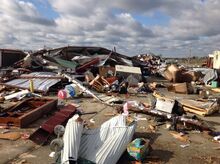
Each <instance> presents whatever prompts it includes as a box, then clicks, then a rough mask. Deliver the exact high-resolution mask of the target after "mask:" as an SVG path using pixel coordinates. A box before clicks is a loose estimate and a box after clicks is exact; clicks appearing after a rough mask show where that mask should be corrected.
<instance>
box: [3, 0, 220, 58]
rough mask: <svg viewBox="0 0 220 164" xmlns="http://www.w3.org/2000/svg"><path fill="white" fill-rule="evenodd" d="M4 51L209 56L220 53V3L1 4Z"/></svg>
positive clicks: (12, 0) (63, 0)
mask: <svg viewBox="0 0 220 164" xmlns="http://www.w3.org/2000/svg"><path fill="white" fill-rule="evenodd" d="M0 45H1V48H18V49H35V50H36V49H40V48H43V47H44V46H46V47H51V48H55V47H61V46H66V45H76V46H101V47H106V48H109V49H113V47H114V46H115V47H116V49H117V51H118V52H120V53H123V54H125V55H136V54H140V53H147V52H153V53H156V54H163V55H164V56H176V57H181V56H183V55H184V56H189V54H190V49H191V50H192V51H191V52H192V55H194V56H195V55H198V56H205V55H207V54H208V53H211V52H212V51H213V50H216V49H219V47H220V0H23V1H22V0H1V5H0Z"/></svg>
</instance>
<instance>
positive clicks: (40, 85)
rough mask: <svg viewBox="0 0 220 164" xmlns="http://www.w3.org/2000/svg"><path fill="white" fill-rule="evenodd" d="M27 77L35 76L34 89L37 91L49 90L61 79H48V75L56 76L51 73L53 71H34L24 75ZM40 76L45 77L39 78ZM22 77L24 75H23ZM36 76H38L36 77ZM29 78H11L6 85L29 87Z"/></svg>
mask: <svg viewBox="0 0 220 164" xmlns="http://www.w3.org/2000/svg"><path fill="white" fill-rule="evenodd" d="M23 76H25V77H27V76H30V77H32V76H33V77H34V78H32V80H33V84H34V90H37V91H42V92H47V91H48V90H49V88H50V87H51V86H53V85H55V84H56V83H58V82H59V81H60V80H61V79H48V78H47V77H54V76H56V74H54V73H51V72H33V73H30V74H27V75H25V74H24V75H23ZM38 76H41V77H45V78H37V77H38ZM21 77H22V76H21ZM35 77H36V78H35ZM29 80H30V79H25V78H18V79H14V80H11V81H9V82H7V83H5V85H10V86H14V87H18V88H23V89H28V88H29Z"/></svg>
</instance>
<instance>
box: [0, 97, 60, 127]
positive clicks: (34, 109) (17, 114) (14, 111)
mask: <svg viewBox="0 0 220 164" xmlns="http://www.w3.org/2000/svg"><path fill="white" fill-rule="evenodd" d="M56 108H57V99H48V98H30V99H26V100H24V101H22V102H20V103H18V104H17V105H15V106H13V107H11V108H8V109H6V110H4V112H1V113H0V124H3V125H11V126H16V127H21V128H24V127H27V126H28V124H30V123H31V122H33V121H35V120H37V119H39V118H40V117H41V116H43V115H44V114H47V113H49V112H51V111H52V110H55V109H56Z"/></svg>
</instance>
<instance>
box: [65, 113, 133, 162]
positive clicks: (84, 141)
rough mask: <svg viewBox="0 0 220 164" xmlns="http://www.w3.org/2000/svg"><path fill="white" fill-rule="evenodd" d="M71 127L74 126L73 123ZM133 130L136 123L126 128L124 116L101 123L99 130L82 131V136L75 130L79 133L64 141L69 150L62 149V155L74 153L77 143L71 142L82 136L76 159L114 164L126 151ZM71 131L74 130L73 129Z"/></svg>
mask: <svg viewBox="0 0 220 164" xmlns="http://www.w3.org/2000/svg"><path fill="white" fill-rule="evenodd" d="M71 125H72V126H75V125H74V123H72V124H71ZM135 128H136V122H134V123H132V124H131V125H129V126H127V125H126V116H123V115H119V116H116V117H113V118H112V119H110V120H108V121H106V122H105V123H103V124H102V125H101V127H100V128H97V129H93V130H86V129H84V132H83V133H82V134H81V133H80V132H79V129H77V131H78V132H79V133H76V132H77V131H75V132H73V133H71V134H74V135H73V136H71V137H69V138H68V139H64V144H65V142H66V145H68V146H69V148H68V149H64V151H63V154H64V155H66V153H67V154H69V152H66V151H65V150H68V151H72V152H73V150H75V151H76V149H75V148H74V146H75V145H77V142H75V143H74V142H73V141H78V140H79V139H78V138H79V137H80V136H81V135H82V136H81V142H80V147H79V156H78V157H80V158H82V159H86V160H89V161H92V162H94V163H97V164H115V163H116V162H117V161H118V160H119V158H120V157H121V155H122V154H123V152H124V151H125V150H126V147H127V145H128V143H129V142H131V140H132V137H133V134H134V131H135ZM68 129H69V128H68ZM68 129H66V130H68ZM72 129H73V130H74V129H75V128H72ZM76 138H77V139H76ZM69 140H71V141H69ZM69 143H71V144H69ZM74 154H75V152H74ZM65 162H66V161H64V160H63V161H62V163H65Z"/></svg>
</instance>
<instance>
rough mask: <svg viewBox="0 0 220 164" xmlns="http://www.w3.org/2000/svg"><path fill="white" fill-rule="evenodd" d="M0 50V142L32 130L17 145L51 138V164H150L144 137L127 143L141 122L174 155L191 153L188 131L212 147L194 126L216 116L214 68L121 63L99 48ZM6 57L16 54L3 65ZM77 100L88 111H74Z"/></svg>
mask: <svg viewBox="0 0 220 164" xmlns="http://www.w3.org/2000/svg"><path fill="white" fill-rule="evenodd" d="M0 51H2V53H1V55H2V57H3V56H4V60H2V61H1V62H2V63H0V64H1V65H0V67H1V69H0V74H1V78H0V124H1V129H3V130H4V131H3V133H2V134H1V135H0V138H1V139H9V140H19V138H21V137H22V136H23V135H21V133H19V132H18V131H13V130H11V129H10V128H12V127H17V128H18V129H20V130H26V128H30V125H33V124H34V125H35V126H34V128H33V127H32V131H31V132H30V133H29V134H25V135H24V136H23V138H25V139H27V138H28V139H29V140H31V141H32V142H33V143H35V144H37V145H47V144H48V143H49V142H51V139H54V137H55V134H56V135H57V138H56V139H54V140H53V141H52V142H51V150H52V151H53V153H52V154H51V155H50V156H52V157H54V159H55V161H56V163H69V162H77V163H117V161H120V160H123V157H126V160H125V161H130V162H132V161H136V162H137V161H138V162H144V161H146V160H150V159H151V157H153V156H152V154H151V152H152V153H153V152H154V149H153V144H152V138H145V137H142V136H140V137H136V136H135V134H136V131H137V130H138V125H139V122H141V121H145V125H146V126H147V127H148V130H150V132H149V133H150V134H154V133H156V131H157V130H159V129H160V127H162V126H163V125H165V127H166V130H167V131H170V132H169V134H170V135H171V137H174V138H175V139H177V140H179V141H181V142H184V144H181V145H180V147H181V148H187V147H189V146H191V141H190V137H189V135H187V134H188V133H191V132H192V131H195V130H197V131H199V133H202V132H207V131H208V133H209V135H210V136H212V137H214V140H216V141H219V134H216V132H215V130H214V129H213V127H212V126H210V125H208V124H207V123H206V121H205V120H203V119H202V118H204V116H206V117H209V116H210V115H213V114H214V113H218V112H219V109H220V105H219V104H220V98H219V94H217V93H218V92H219V88H218V87H219V81H220V78H219V77H220V76H219V70H217V69H211V68H209V69H207V68H200V69H192V68H189V67H183V66H178V65H174V64H171V65H169V64H166V62H165V60H164V59H162V57H160V56H155V55H150V54H142V55H137V56H134V57H128V56H125V55H122V54H119V53H117V52H115V51H111V50H108V49H105V48H102V47H74V46H68V47H61V48H56V49H49V50H46V49H44V50H40V51H37V52H34V53H28V54H25V53H21V52H20V51H16V52H15V51H10V50H4V51H3V50H0ZM4 53H12V54H11V55H7V56H5V55H4ZM13 53H16V54H18V53H19V55H18V56H17V57H16V58H13V60H11V56H13ZM7 58H8V59H7ZM9 60H10V62H13V63H10V62H9ZM9 66H10V67H9ZM191 96H192V97H191ZM193 96H194V97H193ZM85 101H88V102H87V105H88V106H87V107H85V106H82V108H81V106H80V105H82V104H83V103H82V102H85ZM93 103H97V104H99V105H103V109H101V110H99V109H98V107H96V106H95V105H94V104H93ZM84 105H85V104H84ZM84 108H86V109H84ZM87 108H88V109H87ZM106 108H110V111H109V110H108V113H104V112H103V111H104V110H105V109H106ZM84 110H86V112H85V111H84ZM140 114H142V115H140ZM88 115H92V117H86V116H88ZM97 115H101V116H100V117H101V118H99V119H100V120H101V121H100V120H99V119H97V118H96V116H97ZM200 116H202V117H200ZM111 117H112V118H111ZM146 117H148V118H146ZM152 118H153V119H154V122H153V124H152V122H150V121H149V120H150V119H152ZM96 119H97V120H98V121H97V122H96ZM38 121H39V122H38ZM144 128H146V127H143V129H144ZM6 129H10V130H9V131H5V130H6ZM143 133H144V134H145V133H146V132H145V131H144V132H143ZM132 140H133V141H132ZM157 159H158V158H157Z"/></svg>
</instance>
